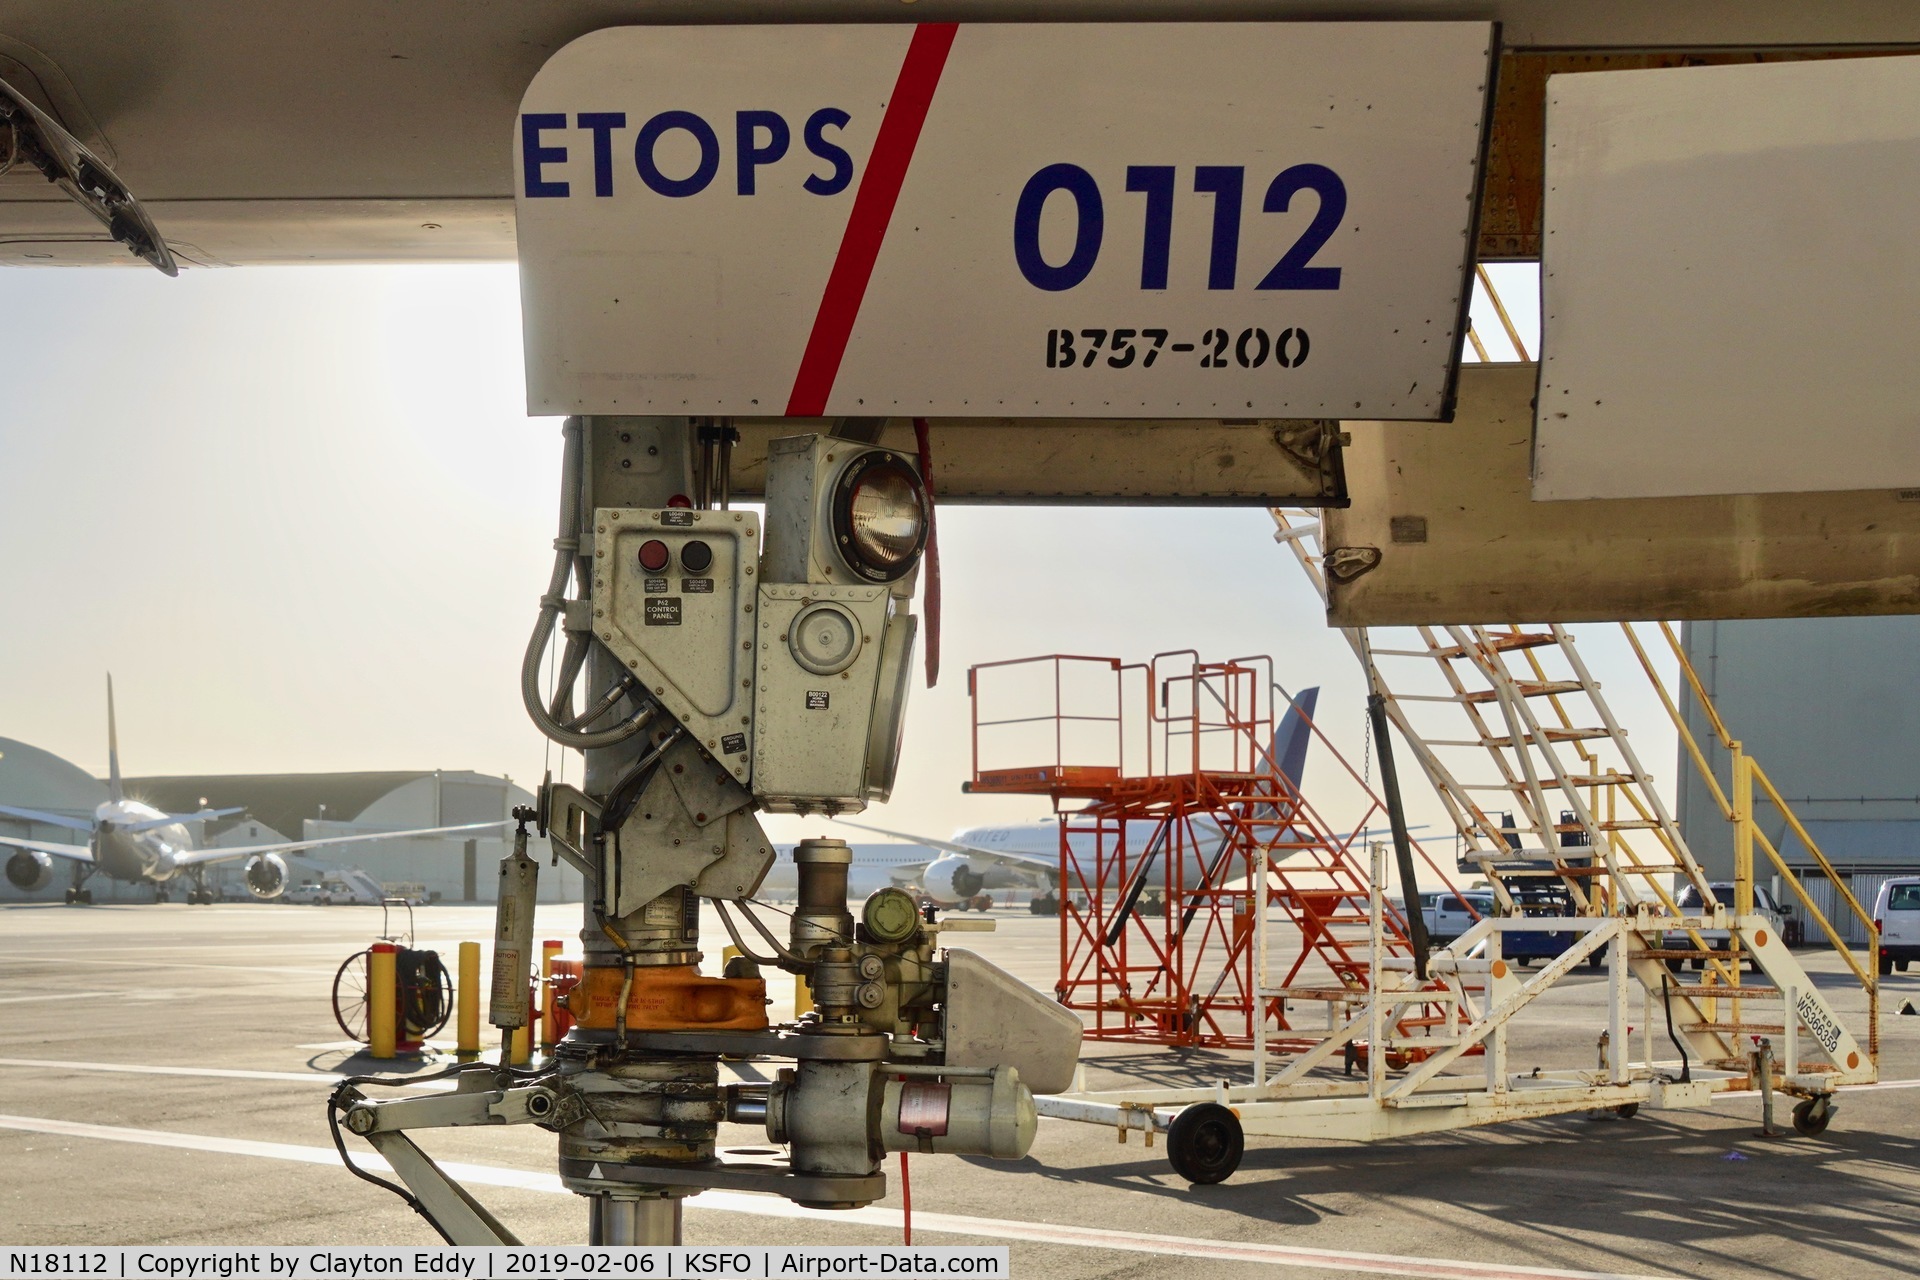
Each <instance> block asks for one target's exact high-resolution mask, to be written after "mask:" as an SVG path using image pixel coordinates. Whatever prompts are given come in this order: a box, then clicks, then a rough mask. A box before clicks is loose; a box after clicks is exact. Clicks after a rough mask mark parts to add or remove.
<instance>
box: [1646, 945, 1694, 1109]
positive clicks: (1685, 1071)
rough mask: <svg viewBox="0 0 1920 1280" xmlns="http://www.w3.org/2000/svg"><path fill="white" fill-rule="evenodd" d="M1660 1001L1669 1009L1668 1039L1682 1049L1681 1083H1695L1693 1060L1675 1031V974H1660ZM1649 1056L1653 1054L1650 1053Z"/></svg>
mask: <svg viewBox="0 0 1920 1280" xmlns="http://www.w3.org/2000/svg"><path fill="white" fill-rule="evenodd" d="M1660 996H1661V1000H1660V1003H1661V1004H1662V1005H1664V1006H1665V1007H1666V1011H1667V1039H1669V1040H1671V1041H1673V1047H1674V1048H1675V1049H1678V1050H1679V1051H1680V1083H1681V1084H1691V1083H1693V1062H1692V1060H1691V1059H1689V1058H1688V1057H1687V1047H1686V1046H1685V1045H1683V1044H1681V1043H1680V1037H1679V1036H1677V1035H1675V1034H1674V1033H1673V975H1672V974H1671V973H1663V974H1661V975H1660ZM1648 1056H1649V1057H1651V1056H1652V1055H1651V1054H1649V1055H1648Z"/></svg>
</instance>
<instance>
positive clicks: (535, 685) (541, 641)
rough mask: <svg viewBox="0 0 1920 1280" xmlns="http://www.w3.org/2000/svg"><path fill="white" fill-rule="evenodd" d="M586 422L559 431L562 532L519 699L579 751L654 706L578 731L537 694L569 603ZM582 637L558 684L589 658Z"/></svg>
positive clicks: (608, 740) (617, 739)
mask: <svg viewBox="0 0 1920 1280" xmlns="http://www.w3.org/2000/svg"><path fill="white" fill-rule="evenodd" d="M583 429H584V427H583V424H582V423H581V420H580V419H579V418H568V419H567V421H566V424H565V425H564V426H563V427H561V429H560V433H561V436H562V437H563V439H564V440H565V447H564V449H563V451H562V453H561V461H560V532H559V536H557V537H556V538H554V540H553V574H552V576H551V577H550V578H549V579H548V580H547V590H546V594H544V595H542V596H541V597H540V617H539V619H538V620H537V621H536V622H535V623H534V624H533V636H532V638H531V639H529V640H528V641H527V652H526V655H525V657H523V658H522V659H521V662H520V701H521V702H522V703H523V704H524V705H525V706H526V709H527V715H528V717H530V718H531V719H532V720H533V723H534V727H535V728H537V729H539V730H540V732H541V733H544V734H546V735H547V737H549V738H551V739H553V740H554V741H555V742H557V743H559V744H560V745H561V746H563V747H573V748H575V749H577V750H580V751H593V750H597V749H599V748H601V747H611V746H614V745H615V744H617V743H621V742H625V741H626V740H627V739H628V738H631V737H632V736H633V735H634V734H636V733H639V732H640V731H641V730H642V729H644V728H646V727H647V722H648V721H650V720H651V719H652V718H653V707H652V706H651V705H648V706H643V707H641V708H639V709H638V710H636V711H635V712H634V714H633V715H632V716H630V717H628V718H627V719H626V720H624V721H622V722H621V723H619V724H617V725H615V726H614V727H613V728H611V729H601V730H597V731H594V732H582V731H580V730H576V729H569V728H568V727H567V726H566V725H564V724H562V723H560V720H559V718H557V717H556V716H555V715H554V714H553V712H552V711H551V710H550V709H549V708H548V706H547V704H546V700H545V699H544V698H542V697H541V696H540V661H541V659H543V658H544V657H546V654H547V646H548V645H549V644H551V643H552V641H553V632H554V628H555V627H556V626H557V625H558V623H559V621H560V615H561V614H562V613H563V612H564V611H565V609H566V606H567V581H568V579H569V578H571V577H572V576H573V564H574V558H575V557H576V556H577V555H578V554H579V551H580V477H581V471H582V464H581V455H582V453H583V449H582V446H581V440H580V436H581V432H582V431H583ZM589 643H590V642H587V641H582V642H581V643H580V644H579V645H578V646H576V645H574V644H573V643H572V642H569V645H568V650H567V654H566V662H565V665H566V666H567V667H568V668H569V670H570V672H571V676H570V677H569V678H568V679H567V680H565V681H563V682H562V683H561V688H562V689H570V688H571V687H572V683H573V679H574V678H577V677H578V675H579V671H580V668H581V666H582V665H584V663H585V661H586V657H587V645H588V644H589ZM563 699H564V700H566V701H570V695H559V696H557V697H556V699H555V701H556V703H558V704H560V705H562V706H564V705H565V704H566V701H563Z"/></svg>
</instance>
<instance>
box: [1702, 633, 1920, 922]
mask: <svg viewBox="0 0 1920 1280" xmlns="http://www.w3.org/2000/svg"><path fill="white" fill-rule="evenodd" d="M1682 641H1683V643H1684V645H1685V647H1686V651H1687V657H1688V660H1689V661H1691V662H1692V664H1693V666H1694V669H1695V670H1696V671H1697V672H1698V673H1699V676H1700V682H1701V684H1702V686H1703V687H1704V688H1705V689H1706V691H1707V696H1708V697H1709V698H1711V699H1712V700H1713V703H1714V706H1715V707H1716V708H1718V710H1719V712H1720V716H1721V719H1722V720H1724V721H1725V722H1726V725H1727V728H1728V731H1729V732H1730V733H1732V734H1733V736H1734V737H1735V738H1737V739H1739V740H1740V743H1741V748H1742V750H1743V751H1745V752H1746V753H1747V754H1748V755H1749V756H1751V757H1753V758H1754V759H1755V760H1756V761H1757V762H1758V763H1759V765H1760V767H1761V768H1763V769H1765V770H1766V772H1767V775H1768V776H1769V777H1771V778H1772V779H1773V781H1774V784H1775V785H1776V786H1777V787H1778V788H1779V789H1780V794H1781V795H1782V797H1783V798H1785V800H1786V801H1787V803H1788V804H1790V805H1791V806H1792V807H1793V810H1794V812H1795V813H1796V814H1797V815H1798V816H1799V818H1800V820H1801V821H1802V822H1803V823H1804V824H1805V825H1806V828H1807V833H1808V834H1809V835H1811V836H1812V837H1813V838H1814V840H1815V841H1816V842H1817V843H1818V844H1819V845H1820V848H1821V851H1822V852H1824V853H1825V854H1826V855H1827V858H1828V860H1829V861H1831V862H1832V863H1833V864H1834V865H1835V868H1836V870H1838V871H1839V872H1840V873H1841V875H1842V876H1844V877H1845V878H1846V880H1847V882H1848V887H1849V888H1850V889H1851V890H1852V891H1853V894H1854V896H1855V897H1857V898H1858V899H1860V901H1861V905H1863V906H1865V907H1866V908H1868V909H1869V910H1871V909H1872V907H1873V898H1874V894H1875V893H1876V892H1877V891H1878V890H1879V887H1880V882H1881V881H1882V880H1885V879H1886V878H1887V877H1889V876H1893V875H1920V749H1916V743H1915V737H1914V734H1915V728H1916V726H1920V617H1870V618H1782V619H1766V620H1760V621H1739V622H1695V623H1690V624H1688V625H1687V626H1686V628H1685V629H1684V631H1683V633H1682ZM1682 710H1683V711H1684V713H1685V715H1686V720H1687V724H1688V727H1689V728H1690V729H1691V730H1692V731H1693V735H1694V737H1695V739H1696V740H1697V741H1698V742H1699V743H1700V745H1701V747H1702V749H1703V750H1704V751H1705V752H1706V753H1707V757H1708V760H1709V762H1710V763H1711V764H1712V766H1713V770H1714V774H1715V776H1716V777H1717V778H1719V780H1720V785H1721V786H1722V787H1723V788H1725V787H1727V786H1728V785H1729V778H1730V774H1731V765H1730V761H1729V754H1728V752H1727V751H1726V750H1725V749H1724V748H1723V747H1721V746H1720V744H1719V742H1718V741H1717V740H1715V739H1714V737H1713V734H1712V732H1711V730H1710V729H1709V728H1708V726H1707V721H1706V717H1705V715H1704V713H1703V711H1702V709H1701V707H1700V706H1699V704H1698V700H1697V699H1695V698H1694V697H1693V696H1692V694H1691V691H1687V693H1686V695H1685V696H1684V698H1683V700H1682ZM1680 750H1681V759H1680V762H1679V770H1678V776H1679V778H1680V786H1679V796H1678V806H1679V808H1678V817H1679V820H1680V824H1681V830H1682V831H1683V832H1685V834H1686V837H1687V842H1688V844H1690V845H1691V846H1692V848H1693V851H1694V853H1695V854H1696V855H1697V856H1698V857H1699V858H1700V860H1701V861H1702V863H1704V864H1705V865H1706V867H1707V869H1708V870H1709V872H1711V873H1712V874H1713V875H1714V876H1715V878H1722V877H1730V876H1731V875H1732V873H1733V831H1732V827H1731V826H1730V824H1728V823H1727V822H1726V821H1725V820H1724V819H1723V818H1722V816H1721V814H1720V810H1719V805H1718V802H1717V801H1716V800H1715V799H1714V797H1713V795H1712V793H1711V792H1710V790H1709V789H1708V788H1707V787H1706V786H1705V785H1704V784H1702V783H1701V782H1700V781H1699V779H1698V778H1697V776H1696V775H1695V774H1694V770H1693V767H1692V765H1691V764H1690V763H1689V761H1688V760H1687V759H1686V754H1685V752H1686V748H1685V745H1684V744H1683V745H1682V746H1681V748H1680ZM1754 816H1755V819H1756V821H1757V822H1758V823H1759V825H1760V827H1761V829H1762V830H1763V831H1764V832H1765V833H1766V834H1767V836H1768V838H1769V839H1771V840H1772V841H1773V843H1774V846H1775V847H1776V848H1778V849H1779V850H1780V852H1781V855H1782V857H1783V858H1785V860H1786V861H1787V863H1788V864H1789V865H1791V866H1793V867H1794V869H1795V870H1796V871H1798V870H1800V869H1801V868H1805V867H1810V866H1811V865H1812V859H1811V857H1810V856H1809V855H1808V854H1807V852H1806V849H1805V846H1804V845H1802V844H1801V842H1800V841H1799V840H1798V839H1797V838H1796V837H1794V836H1793V835H1792V834H1791V833H1789V832H1788V830H1787V824H1786V820H1785V819H1784V818H1783V817H1782V816H1781V814H1780V812H1779V811H1778V809H1777V808H1775V807H1774V806H1773V805H1772V804H1770V803H1767V802H1765V801H1759V802H1757V803H1756V805H1755V809H1754ZM1754 856H1755V868H1754V871H1755V875H1756V876H1757V877H1758V878H1759V879H1760V880H1761V881H1762V882H1763V883H1764V882H1765V881H1766V880H1767V878H1768V875H1769V872H1770V870H1771V868H1770V866H1768V865H1763V864H1764V863H1765V854H1763V853H1760V852H1758V851H1756V852H1755V855H1754ZM1806 883H1807V887H1808V890H1809V892H1810V893H1812V894H1813V895H1814V897H1815V899H1816V901H1820V903H1821V909H1822V910H1823V911H1827V905H1828V901H1830V900H1831V898H1832V897H1833V896H1834V895H1833V890H1832V888H1831V887H1830V886H1828V885H1827V884H1826V882H1825V881H1824V879H1822V878H1819V877H1814V878H1811V879H1808V880H1807V881H1806ZM1842 914H1844V913H1841V914H1836V913H1834V912H1832V911H1827V915H1828V918H1829V919H1830V920H1833V921H1834V922H1835V924H1836V925H1839V924H1840V922H1841V918H1842ZM1860 935H1861V930H1860V929H1859V928H1857V927H1856V928H1854V929H1853V930H1852V931H1851V932H1850V935H1849V940H1850V941H1854V942H1864V941H1865V938H1864V937H1862V936H1860Z"/></svg>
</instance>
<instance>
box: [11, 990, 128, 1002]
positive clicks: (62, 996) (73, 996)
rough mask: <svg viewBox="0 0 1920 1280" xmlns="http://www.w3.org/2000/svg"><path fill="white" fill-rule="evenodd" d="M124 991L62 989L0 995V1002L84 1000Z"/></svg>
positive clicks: (120, 993) (120, 994) (116, 994)
mask: <svg viewBox="0 0 1920 1280" xmlns="http://www.w3.org/2000/svg"><path fill="white" fill-rule="evenodd" d="M125 994H126V992H124V991H62V992H60V993H59V994H57V995H38V996H0V1004H32V1003H33V1002H34V1001H36V1000H86V999H89V998H91V997H93V996H123V995H125Z"/></svg>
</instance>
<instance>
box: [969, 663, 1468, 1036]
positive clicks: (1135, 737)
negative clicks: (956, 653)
mask: <svg viewBox="0 0 1920 1280" xmlns="http://www.w3.org/2000/svg"><path fill="white" fill-rule="evenodd" d="M967 679H968V692H969V696H970V698H971V700H972V705H973V776H972V781H971V782H970V783H969V784H968V790H970V791H972V792H976V793H989V794H1003V795H1004V794H1018V795H1044V796H1047V797H1049V798H1050V799H1051V800H1052V802H1053V807H1054V810H1055V812H1056V813H1057V814H1058V815H1059V819H1060V869H1059V880H1058V884H1057V887H1056V896H1057V901H1058V903H1059V918H1060V973H1059V979H1058V981H1057V983H1056V986H1055V993H1056V995H1057V996H1058V998H1059V1000H1060V1002H1061V1003H1062V1004H1064V1005H1066V1006H1067V1007H1068V1008H1071V1009H1074V1010H1076V1011H1079V1012H1080V1013H1082V1014H1083V1015H1085V1017H1086V1019H1087V1021H1088V1023H1089V1027H1088V1032H1087V1034H1088V1035H1089V1036H1090V1037H1092V1038H1095V1039H1103V1040H1119V1041H1130V1042H1135V1043H1143V1044H1161V1045H1178V1046H1191V1047H1209V1048H1251V1047H1255V1045H1256V1042H1258V1043H1259V1045H1260V1047H1261V1048H1263V1049H1264V1050H1266V1051H1268V1052H1298V1051H1304V1050H1306V1049H1309V1048H1311V1047H1313V1046H1314V1045H1317V1044H1319V1043H1320V1042H1321V1041H1322V1040H1323V1039H1324V1038H1325V1034H1326V1032H1325V1029H1324V1028H1325V1026H1326V1024H1327V1022H1328V1021H1329V1020H1330V1019H1333V1018H1335V1017H1337V1016H1338V1014H1339V1013H1340V1012H1341V1009H1342V1007H1343V1006H1345V1005H1348V1004H1351V1003H1353V1002H1354V1001H1355V999H1356V997H1358V996H1359V995H1360V994H1362V993H1364V992H1365V991H1366V990H1367V975H1368V972H1369V965H1370V963H1371V961H1372V942H1373V938H1374V934H1373V932H1372V930H1371V927H1370V923H1369V897H1370V888H1369V878H1368V875H1367V872H1366V841H1367V840H1368V839H1369V838H1379V837H1384V832H1385V828H1386V825H1387V821H1388V819H1387V812H1386V805H1385V802H1384V801H1382V800H1381V799H1380V797H1379V796H1378V795H1376V794H1375V793H1374V792H1373V790H1372V788H1371V787H1370V786H1368V785H1367V783H1366V780H1365V779H1363V778H1362V777H1361V776H1360V775H1359V774H1358V773H1357V772H1355V771H1354V770H1353V768H1352V767H1351V766H1350V765H1348V763H1347V762H1346V760H1345V759H1344V758H1342V757H1341V756H1340V754H1339V752H1338V751H1336V750H1334V748H1333V747H1332V745H1331V744H1330V743H1328V742H1327V741H1326V739H1325V737H1324V736H1323V735H1321V734H1320V732H1319V730H1318V729H1317V728H1316V727H1315V726H1314V724H1313V718H1312V714H1311V709H1310V705H1309V700H1307V699H1304V698H1303V699H1301V700H1299V701H1298V702H1296V701H1295V700H1292V699H1289V698H1288V697H1287V696H1286V695H1284V694H1283V693H1282V692H1281V691H1280V688H1279V686H1278V685H1277V684H1276V683H1275V681H1274V679H1273V663H1272V660H1271V659H1270V658H1265V657H1254V658H1235V659H1232V660H1230V661H1227V662H1203V661H1201V660H1200V657H1199V655H1198V654H1197V653H1195V652H1193V651H1190V650H1188V651H1181V652H1176V653H1163V654H1159V655H1157V656H1156V657H1155V658H1154V659H1153V660H1152V661H1151V662H1149V663H1144V664H1142V663H1133V664H1125V663H1122V662H1120V661H1119V660H1118V659H1114V658H1093V657H1084V656H1078V655H1065V654H1053V655H1047V656H1043V657H1037V658H1025V659H1014V660H1010V661H1006V662H995V663H985V664H982V665H980V666H976V667H974V668H972V669H971V670H970V671H969V672H968V677H967ZM1309 744H1312V745H1313V748H1314V750H1313V754H1314V756H1315V759H1316V763H1318V762H1319V761H1320V760H1321V759H1322V758H1325V757H1331V760H1332V762H1333V765H1332V768H1333V770H1334V772H1335V774H1336V776H1337V777H1340V778H1344V779H1345V780H1346V781H1347V782H1349V783H1350V784H1351V789H1352V790H1354V791H1356V792H1357V793H1358V796H1359V803H1358V804H1357V806H1355V807H1357V808H1358V810H1359V811H1360V812H1359V818H1358V821H1356V822H1355V823H1353V824H1352V826H1351V827H1345V828H1336V827H1335V826H1334V825H1332V824H1330V823H1329V822H1327V821H1326V820H1325V819H1324V818H1323V817H1322V815H1321V814H1320V813H1319V812H1318V811H1317V810H1316V809H1315V808H1314V806H1313V805H1311V804H1310V803H1309V802H1308V801H1307V799H1306V796H1305V794H1304V791H1303V788H1302V786H1301V773H1300V765H1299V763H1297V762H1299V761H1303V760H1304V759H1305V754H1306V750H1307V747H1308V746H1309ZM1003 762H1012V763H1003ZM1322 767H1326V766H1322ZM1416 849H1417V847H1416ZM1417 856H1418V857H1419V858H1422V859H1424V869H1423V870H1422V872H1421V876H1422V888H1423V889H1427V888H1430V889H1435V890H1441V891H1446V890H1457V886H1456V885H1455V884H1454V882H1453V879H1452V877H1451V876H1450V875H1449V874H1448V871H1447V870H1446V869H1445V868H1443V867H1442V866H1441V865H1439V864H1438V863H1436V862H1435V861H1434V860H1433V859H1432V858H1431V857H1428V856H1427V854H1426V852H1425V851H1424V850H1418V849H1417ZM1428 876H1431V879H1430V880H1429V879H1427V877H1428ZM1263 886H1264V902H1262V900H1261V899H1262V889H1263ZM1384 907H1385V910H1384V921H1383V929H1382V932H1381V935H1380V937H1381V947H1382V952H1383V959H1384V960H1386V961H1389V962H1396V961H1404V962H1409V963H1410V961H1411V958H1412V954H1413V953H1412V947H1411V945H1410V944H1409V943H1408V941H1407V930H1406V920H1405V918H1404V917H1403V916H1402V914H1401V911H1400V909H1399V907H1398V905H1397V904H1395V903H1393V902H1392V901H1391V900H1388V901H1387V902H1386V903H1385V904H1384ZM1276 974H1277V975H1278V976H1275V975H1276ZM1436 985H1437V984H1436ZM1309 1009H1311V1010H1313V1013H1312V1014H1307V1013H1306V1011H1307V1010H1309ZM1256 1015H1257V1016H1256ZM1297 1015H1298V1020H1299V1023H1301V1024H1304V1023H1306V1022H1312V1023H1314V1024H1315V1025H1314V1026H1313V1027H1312V1029H1311V1030H1307V1029H1305V1027H1304V1025H1296V1016H1297ZM1448 1016H1449V1011H1448V1010H1447V1009H1445V1008H1444V1007H1442V1006H1441V1004H1440V1003H1438V1002H1436V1003H1434V1004H1431V1005H1429V1004H1422V1003H1420V1002H1417V1001H1413V1002H1408V1003H1407V1004H1405V1005H1404V1006H1402V1007H1401V1015H1400V1017H1401V1021H1400V1024H1399V1033H1400V1034H1401V1035H1403V1036H1404V1035H1418V1034H1419V1033H1420V1029H1421V1028H1423V1027H1425V1028H1429V1029H1431V1030H1432V1031H1433V1032H1434V1033H1436V1034H1440V1035H1443V1034H1444V1029H1445V1025H1446V1023H1447V1019H1448ZM1262 1020H1264V1025H1261V1022H1262ZM1402 1056H1405V1057H1419V1056H1422V1055H1421V1054H1419V1053H1418V1052H1417V1051H1416V1052H1414V1053H1411V1054H1403V1055H1402Z"/></svg>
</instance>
